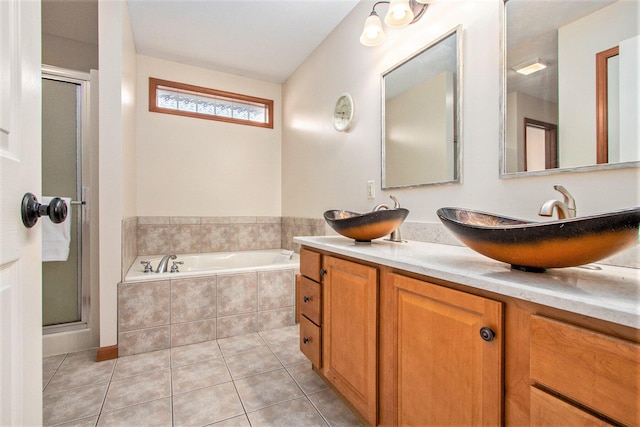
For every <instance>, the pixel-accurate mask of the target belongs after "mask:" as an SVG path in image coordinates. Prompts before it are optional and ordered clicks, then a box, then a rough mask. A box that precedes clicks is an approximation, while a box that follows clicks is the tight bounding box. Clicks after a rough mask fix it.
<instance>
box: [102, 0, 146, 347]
mask: <svg viewBox="0 0 640 427" xmlns="http://www.w3.org/2000/svg"><path fill="white" fill-rule="evenodd" d="M98 7H99V14H98V15H99V18H98V19H99V28H100V30H99V44H100V52H99V61H100V83H99V87H100V100H99V107H100V113H99V115H100V119H99V121H100V123H99V150H98V155H99V180H100V189H99V204H100V206H99V213H100V231H99V246H100V251H99V253H100V255H99V258H100V296H99V302H100V347H107V346H111V345H115V344H117V340H118V334H117V332H118V331H117V326H118V324H117V283H118V282H119V281H120V271H121V267H120V264H121V252H122V251H121V240H122V239H121V222H122V219H123V218H126V217H128V216H131V215H134V214H135V212H136V205H135V203H136V196H135V193H136V189H135V179H134V180H133V182H131V180H132V177H135V168H134V166H135V154H134V153H135V150H134V149H133V147H135V121H134V120H133V117H135V114H134V107H135V104H134V103H133V102H134V101H133V97H130V95H129V94H135V79H134V76H135V47H134V43H133V35H132V32H131V25H130V23H129V14H128V9H127V6H126V3H123V2H99V4H98ZM131 156H133V160H132V159H131V158H130V157H131ZM93 303H94V304H95V301H94V302H93Z"/></svg>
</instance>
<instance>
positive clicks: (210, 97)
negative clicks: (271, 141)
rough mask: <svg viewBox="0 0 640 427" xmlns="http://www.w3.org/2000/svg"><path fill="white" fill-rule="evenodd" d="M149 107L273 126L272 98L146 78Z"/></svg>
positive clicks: (151, 109) (173, 112)
mask: <svg viewBox="0 0 640 427" xmlns="http://www.w3.org/2000/svg"><path fill="white" fill-rule="evenodd" d="M149 111H153V112H156V113H165V114H176V115H179V116H187V117H196V118H200V119H209V120H219V121H222V122H228V123H238V124H243V125H249V126H258V127H264V128H270V129H273V101H272V100H270V99H263V98H256V97H253V96H247V95H240V94H237V93H231V92H223V91H220V90H215V89H208V88H204V87H199V86H192V85H188V84H184V83H176V82H171V81H167V80H159V79H155V78H153V77H151V78H149Z"/></svg>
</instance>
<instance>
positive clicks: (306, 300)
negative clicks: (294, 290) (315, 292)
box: [302, 297, 310, 302]
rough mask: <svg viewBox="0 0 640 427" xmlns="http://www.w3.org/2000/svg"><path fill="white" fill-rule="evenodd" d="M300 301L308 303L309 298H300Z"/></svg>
mask: <svg viewBox="0 0 640 427" xmlns="http://www.w3.org/2000/svg"><path fill="white" fill-rule="evenodd" d="M302 301H304V302H309V301H310V298H309V297H302Z"/></svg>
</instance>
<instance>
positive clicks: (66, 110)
mask: <svg viewBox="0 0 640 427" xmlns="http://www.w3.org/2000/svg"><path fill="white" fill-rule="evenodd" d="M82 103H83V82H81V81H74V80H73V79H65V78H62V77H59V76H46V75H45V74H43V78H42V195H43V197H45V196H52V197H53V196H55V197H67V198H69V199H71V205H70V206H69V217H68V219H67V220H69V218H70V221H71V222H70V228H71V233H70V235H71V240H70V245H69V256H68V258H67V259H66V260H65V261H48V262H43V263H42V322H43V327H44V333H52V332H60V327H59V325H64V326H63V328H64V327H65V326H66V327H67V328H69V327H70V328H77V327H82V326H83V304H82V301H83V296H82V293H83V292H82V290H83V286H82V276H83V275H82V237H83V236H82V223H83V218H82V215H83V210H84V209H83V205H82V204H81V200H83V199H82V188H83V187H82V163H83V162H82V112H83V107H82ZM84 324H86V322H85V323H84ZM63 330H64V329H63Z"/></svg>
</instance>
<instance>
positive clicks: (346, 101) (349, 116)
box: [333, 93, 353, 132]
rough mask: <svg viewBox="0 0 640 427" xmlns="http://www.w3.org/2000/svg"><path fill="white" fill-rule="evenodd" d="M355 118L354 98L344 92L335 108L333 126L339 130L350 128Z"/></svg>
mask: <svg viewBox="0 0 640 427" xmlns="http://www.w3.org/2000/svg"><path fill="white" fill-rule="evenodd" d="M352 120H353V98H351V95H349V94H348V93H343V94H342V95H340V97H339V98H338V101H337V102H336V107H335V108H334V109H333V127H334V128H335V129H336V130H337V131H338V132H344V131H346V130H347V129H349V126H351V122H352Z"/></svg>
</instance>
